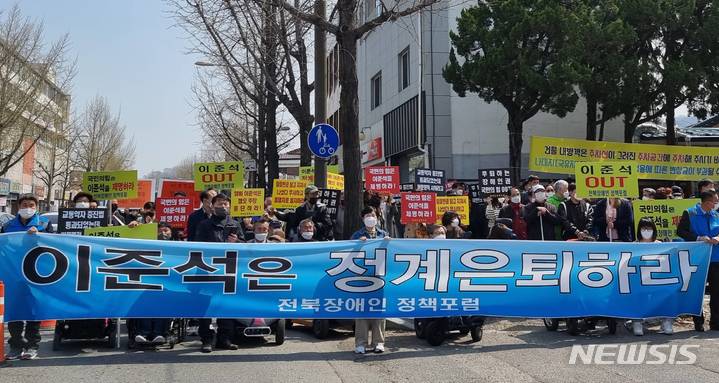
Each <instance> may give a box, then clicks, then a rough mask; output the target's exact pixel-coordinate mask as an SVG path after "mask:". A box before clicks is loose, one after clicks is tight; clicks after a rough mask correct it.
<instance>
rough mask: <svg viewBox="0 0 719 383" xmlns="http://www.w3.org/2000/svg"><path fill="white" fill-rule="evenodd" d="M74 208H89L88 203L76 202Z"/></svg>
mask: <svg viewBox="0 0 719 383" xmlns="http://www.w3.org/2000/svg"><path fill="white" fill-rule="evenodd" d="M75 207H76V208H78V209H89V208H90V202H78V203H76V204H75Z"/></svg>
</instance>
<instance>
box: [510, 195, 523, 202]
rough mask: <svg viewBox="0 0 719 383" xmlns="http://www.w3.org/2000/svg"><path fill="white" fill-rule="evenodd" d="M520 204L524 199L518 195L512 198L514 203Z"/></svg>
mask: <svg viewBox="0 0 719 383" xmlns="http://www.w3.org/2000/svg"><path fill="white" fill-rule="evenodd" d="M520 202H522V197H520V196H518V195H515V196H514V197H512V203H520Z"/></svg>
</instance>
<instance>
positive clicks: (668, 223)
mask: <svg viewBox="0 0 719 383" xmlns="http://www.w3.org/2000/svg"><path fill="white" fill-rule="evenodd" d="M697 203H699V199H657V200H649V201H643V200H635V201H632V207H633V208H634V232H636V231H637V228H639V220H641V219H642V218H649V219H651V220H652V221H654V224H655V225H657V239H658V240H660V241H665V240H673V239H676V238H679V236H678V235H677V226H679V220H680V219H681V218H682V214H683V213H684V211H685V210H687V209H688V208H690V207H692V206H694V205H696V204H697Z"/></svg>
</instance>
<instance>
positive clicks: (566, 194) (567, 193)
mask: <svg viewBox="0 0 719 383" xmlns="http://www.w3.org/2000/svg"><path fill="white" fill-rule="evenodd" d="M562 195H563V196H564V199H567V198H569V192H568V191H565V192H564V194H562Z"/></svg>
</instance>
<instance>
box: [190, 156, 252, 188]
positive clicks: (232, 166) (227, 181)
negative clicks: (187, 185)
mask: <svg viewBox="0 0 719 383" xmlns="http://www.w3.org/2000/svg"><path fill="white" fill-rule="evenodd" d="M193 175H194V177H195V190H196V191H202V190H207V189H209V188H215V189H217V190H228V189H242V188H244V187H245V165H244V164H243V163H242V161H228V162H200V163H196V164H194V170H193Z"/></svg>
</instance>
